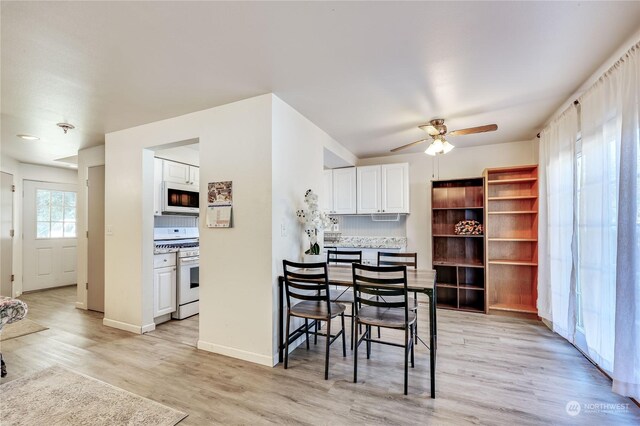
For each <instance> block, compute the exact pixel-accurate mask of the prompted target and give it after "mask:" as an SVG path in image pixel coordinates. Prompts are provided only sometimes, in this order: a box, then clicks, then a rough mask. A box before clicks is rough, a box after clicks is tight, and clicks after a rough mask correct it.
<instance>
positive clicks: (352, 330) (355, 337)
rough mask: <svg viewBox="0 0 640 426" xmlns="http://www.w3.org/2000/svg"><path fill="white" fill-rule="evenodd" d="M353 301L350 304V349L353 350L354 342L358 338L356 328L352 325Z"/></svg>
mask: <svg viewBox="0 0 640 426" xmlns="http://www.w3.org/2000/svg"><path fill="white" fill-rule="evenodd" d="M353 307H354V306H353V303H352V304H351V350H353V345H354V342H356V341H357V340H358V336H356V329H355V327H354V326H353V323H354V322H355V321H356V314H355V312H354V310H353Z"/></svg>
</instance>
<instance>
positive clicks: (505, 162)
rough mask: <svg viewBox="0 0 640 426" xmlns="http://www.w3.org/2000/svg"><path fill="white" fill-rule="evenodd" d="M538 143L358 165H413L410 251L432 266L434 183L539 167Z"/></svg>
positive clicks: (398, 157) (420, 264) (407, 156)
mask: <svg viewBox="0 0 640 426" xmlns="http://www.w3.org/2000/svg"><path fill="white" fill-rule="evenodd" d="M537 159H538V155H537V144H536V141H522V142H510V143H503V144H494V145H483V146H478V147H473V148H456V149H454V150H453V151H451V152H450V153H448V154H446V155H439V156H437V157H431V156H429V155H426V154H424V153H417V154H404V155H393V156H386V157H377V158H367V159H363V160H360V161H359V162H358V166H369V165H373V164H388V163H409V191H410V197H411V214H409V215H408V216H407V251H409V252H414V251H415V252H417V253H418V267H419V268H422V267H425V268H430V267H431V181H432V180H437V179H454V178H465V177H475V176H482V172H483V170H484V169H486V168H489V167H506V166H515V165H522V164H537Z"/></svg>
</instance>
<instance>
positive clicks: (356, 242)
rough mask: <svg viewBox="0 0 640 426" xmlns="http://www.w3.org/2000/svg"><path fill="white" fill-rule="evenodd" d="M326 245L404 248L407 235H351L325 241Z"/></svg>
mask: <svg viewBox="0 0 640 426" xmlns="http://www.w3.org/2000/svg"><path fill="white" fill-rule="evenodd" d="M324 246H325V247H357V248H373V249H377V248H383V249H402V248H405V247H406V246H407V237H349V236H341V237H340V239H339V240H338V241H337V242H328V241H325V243H324Z"/></svg>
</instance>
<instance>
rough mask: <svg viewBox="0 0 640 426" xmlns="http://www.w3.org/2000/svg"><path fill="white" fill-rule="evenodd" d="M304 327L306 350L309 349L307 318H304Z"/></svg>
mask: <svg viewBox="0 0 640 426" xmlns="http://www.w3.org/2000/svg"><path fill="white" fill-rule="evenodd" d="M304 329H305V330H304V331H305V334H306V335H307V350H309V320H308V319H307V318H305V319H304Z"/></svg>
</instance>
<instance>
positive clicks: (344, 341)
mask: <svg viewBox="0 0 640 426" xmlns="http://www.w3.org/2000/svg"><path fill="white" fill-rule="evenodd" d="M340 322H341V323H342V357H343V358H346V357H347V337H346V336H345V329H344V312H343V313H342V314H341V315H340Z"/></svg>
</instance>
